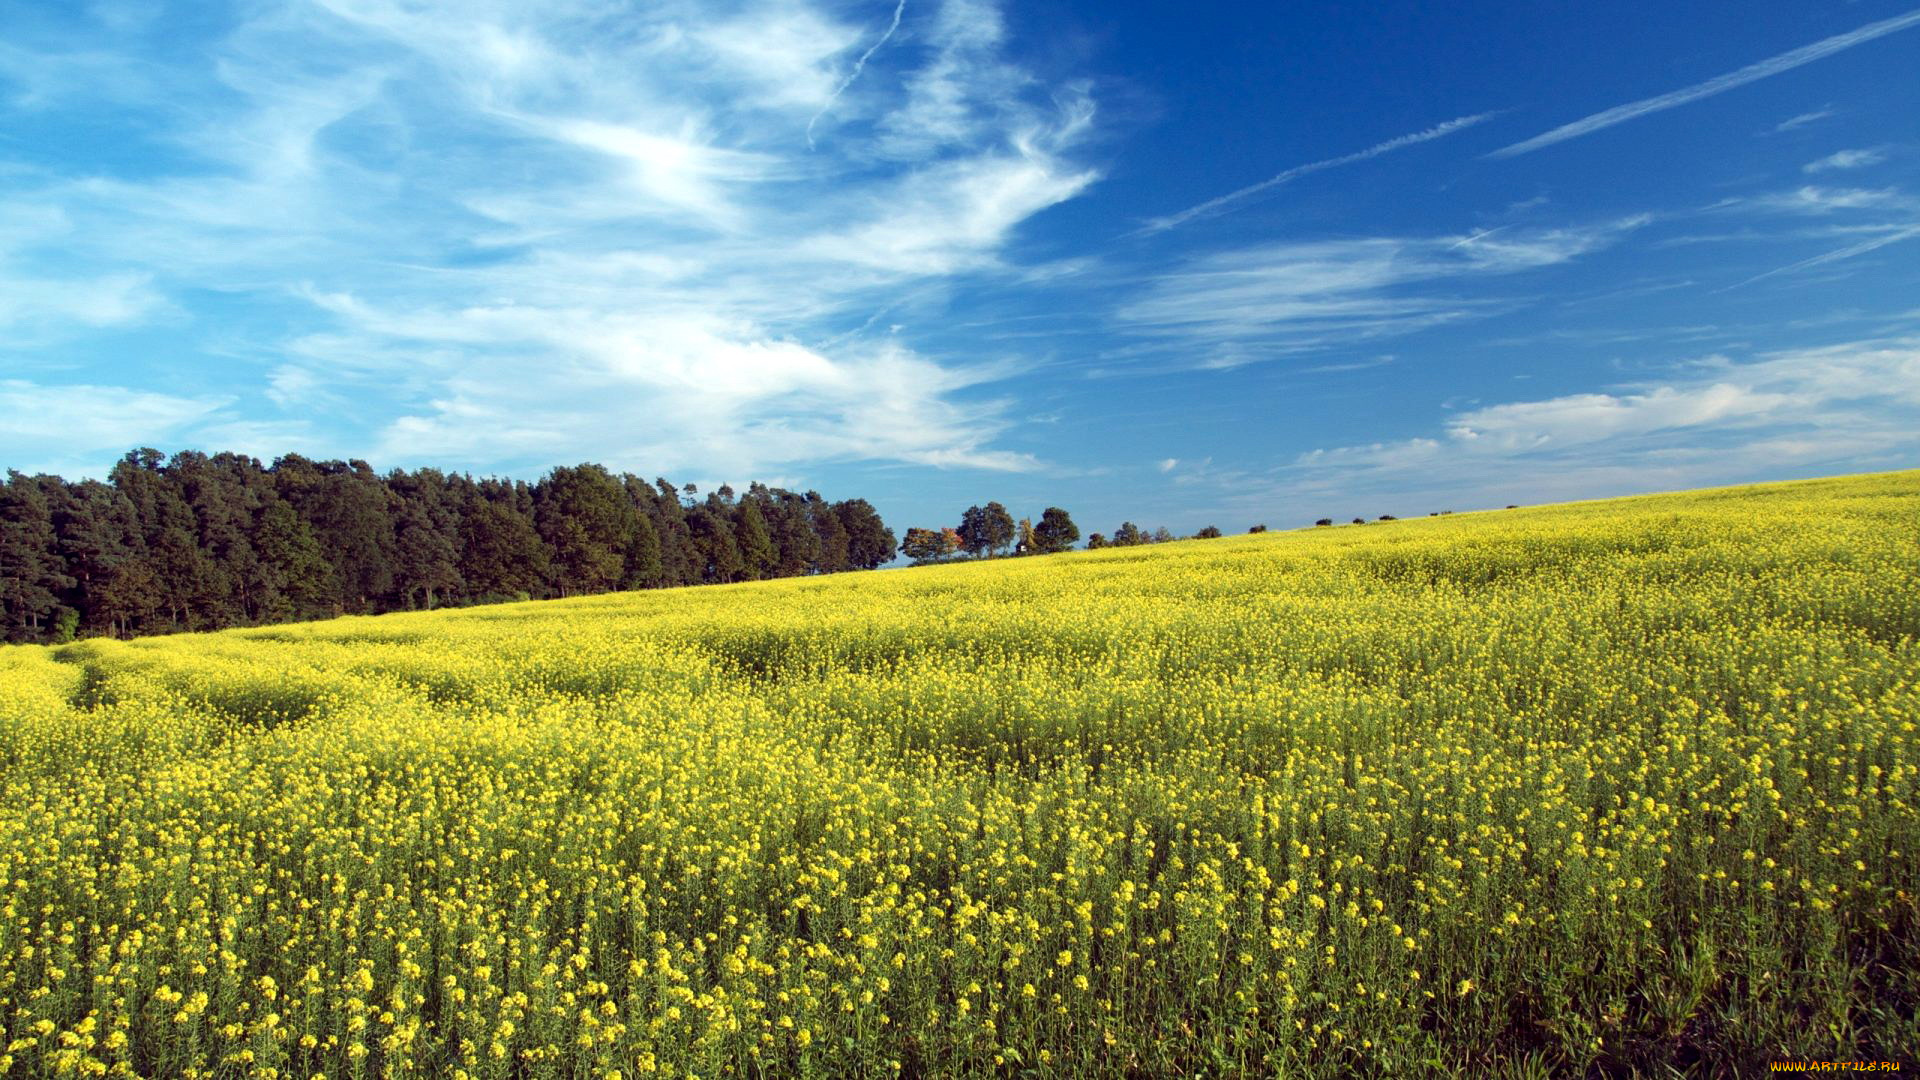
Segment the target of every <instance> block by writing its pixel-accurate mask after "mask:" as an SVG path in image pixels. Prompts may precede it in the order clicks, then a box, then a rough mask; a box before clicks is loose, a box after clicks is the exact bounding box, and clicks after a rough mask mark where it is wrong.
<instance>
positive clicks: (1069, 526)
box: [1033, 506, 1080, 555]
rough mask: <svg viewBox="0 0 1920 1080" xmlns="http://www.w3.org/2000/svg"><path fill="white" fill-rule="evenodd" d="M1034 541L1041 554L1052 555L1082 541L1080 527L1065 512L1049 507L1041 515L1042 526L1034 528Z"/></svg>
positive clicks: (1055, 507)
mask: <svg viewBox="0 0 1920 1080" xmlns="http://www.w3.org/2000/svg"><path fill="white" fill-rule="evenodd" d="M1033 539H1034V544H1035V546H1036V547H1037V548H1038V549H1039V552H1040V554H1042V555H1051V554H1053V553H1055V552H1060V551H1065V550H1067V549H1068V548H1071V547H1072V546H1073V545H1074V543H1075V542H1076V541H1078V540H1079V539H1080V527H1079V526H1077V525H1075V524H1074V523H1073V518H1071V517H1069V516H1068V515H1067V512H1066V511H1065V510H1062V509H1060V508H1059V507H1057V506H1049V507H1047V509H1046V510H1045V511H1044V512H1043V513H1042V514H1041V515H1040V524H1038V525H1035V526H1034V527H1033Z"/></svg>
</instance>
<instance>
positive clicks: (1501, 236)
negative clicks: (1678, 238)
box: [1117, 216, 1649, 367]
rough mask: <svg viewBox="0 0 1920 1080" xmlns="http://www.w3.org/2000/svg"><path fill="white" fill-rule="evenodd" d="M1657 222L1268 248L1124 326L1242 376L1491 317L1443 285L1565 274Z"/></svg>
mask: <svg viewBox="0 0 1920 1080" xmlns="http://www.w3.org/2000/svg"><path fill="white" fill-rule="evenodd" d="M1648 220H1649V219H1648V218H1646V217H1644V216H1637V217H1631V218H1623V219H1620V220H1618V221H1613V222H1607V223H1603V224H1600V225H1593V226H1585V227H1579V228H1561V229H1519V228H1507V229H1493V230H1486V231H1483V232H1480V233H1476V234H1472V235H1468V236H1464V237H1452V236H1442V237H1421V238H1374V239H1367V240H1327V241H1312V242H1300V243H1278V244H1266V245H1261V246H1257V247H1250V248H1244V249H1241V250H1238V251H1231V252H1225V253H1221V254H1216V255H1209V256H1204V257H1202V258H1199V259H1195V260H1192V261H1190V262H1189V263H1187V264H1186V265H1185V266H1183V267H1181V268H1180V269H1178V270H1175V271H1172V272H1170V273H1167V274H1163V275H1161V276H1159V277H1158V278H1156V279H1155V280H1154V281H1153V282H1152V284H1151V285H1150V286H1149V287H1148V288H1147V289H1146V291H1145V292H1144V293H1143V294H1142V295H1140V296H1138V297H1136V298H1134V299H1133V300H1131V301H1128V302H1127V303H1125V304H1123V305H1122V306H1121V307H1120V309H1119V311H1118V313H1117V316H1118V319H1119V321H1120V322H1121V323H1122V324H1123V325H1125V326H1127V327H1129V328H1132V329H1134V330H1136V331H1138V332H1142V333H1146V334H1153V335H1177V336H1180V337H1183V338H1188V339H1194V338H1198V339H1202V340H1204V341H1206V342H1209V343H1212V344H1214V345H1216V346H1220V348H1216V349H1214V350H1213V351H1211V352H1209V353H1207V354H1206V355H1204V356H1202V357H1201V358H1200V361H1199V362H1200V363H1201V364H1202V365H1203V366H1214V367H1228V366H1236V365H1238V364H1241V363H1249V362H1253V361H1254V360H1258V359H1262V358H1266V357H1270V356H1274V355H1285V354H1287V353H1292V352H1299V351H1302V350H1307V349H1317V348H1324V347H1327V346H1330V345H1341V344H1353V343H1357V342H1364V341H1368V340H1372V339H1375V338H1380V337H1386V336H1391V335H1396V334H1404V333H1409V332H1412V331H1415V330H1419V329H1422V328H1425V327H1430V326H1435V325H1439V324H1441V323H1446V322H1452V321H1455V320H1459V319H1464V318H1469V317H1473V316H1475V315H1478V314H1483V313H1486V312H1488V311H1491V310H1494V309H1496V308H1497V307H1498V306H1499V305H1498V304H1497V303H1496V302H1494V301H1490V300H1485V299H1471V298H1466V297H1462V296H1460V295H1458V294H1457V293H1456V292H1453V291H1440V290H1438V289H1436V288H1433V287H1432V286H1435V285H1437V284H1439V283H1444V282H1458V281H1462V280H1467V279H1478V278H1484V277H1491V276H1497V275H1506V274H1514V273H1518V272H1521V271H1525V270H1533V269H1539V268H1543V267H1548V266H1553V265H1555V264H1558V263H1564V262H1567V261H1570V260H1572V259H1575V258H1578V257H1580V256H1582V255H1585V254H1587V253H1589V252H1593V251H1597V250H1599V249H1601V248H1604V247H1607V246H1609V245H1611V244H1614V243H1616V242H1618V240H1619V239H1620V238H1621V237H1623V236H1625V235H1626V234H1628V233H1630V232H1632V231H1633V230H1635V229H1638V228H1640V227H1641V226H1643V225H1645V224H1646V222H1647V221H1648Z"/></svg>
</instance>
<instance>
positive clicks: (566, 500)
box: [534, 465, 635, 596]
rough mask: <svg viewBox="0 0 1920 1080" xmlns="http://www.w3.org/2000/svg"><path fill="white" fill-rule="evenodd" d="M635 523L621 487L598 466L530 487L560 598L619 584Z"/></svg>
mask: <svg viewBox="0 0 1920 1080" xmlns="http://www.w3.org/2000/svg"><path fill="white" fill-rule="evenodd" d="M634 518H635V513H634V509H633V502H632V500H630V499H629V498H628V497H627V490H626V488H625V487H623V486H622V485H621V483H620V481H618V480H616V479H614V478H613V476H612V475H611V474H609V473H608V472H607V470H606V469H605V468H603V467H602V466H599V465H576V466H573V467H571V468H558V469H554V470H553V471H552V472H550V473H548V474H547V476H546V478H545V479H543V480H541V481H540V483H539V484H537V485H535V487H534V523H535V526H536V527H537V528H538V529H539V531H540V538H541V539H542V540H544V541H546V543H547V546H548V548H550V549H551V550H552V552H553V567H552V572H553V580H554V584H555V586H556V588H557V591H558V592H559V594H560V595H561V596H569V595H572V594H574V593H597V592H605V591H607V590H608V589H611V588H613V587H614V586H615V585H617V584H619V582H620V581H621V580H622V579H623V578H624V576H625V574H626V553H627V549H628V547H629V546H631V544H632V543H633V530H634Z"/></svg>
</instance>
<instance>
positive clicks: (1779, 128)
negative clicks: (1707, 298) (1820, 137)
mask: <svg viewBox="0 0 1920 1080" xmlns="http://www.w3.org/2000/svg"><path fill="white" fill-rule="evenodd" d="M1833 114H1834V110H1833V108H1832V106H1828V107H1827V108H1824V109H1815V110H1814V111H1812V112H1804V113H1800V114H1798V115H1796V116H1789V117H1787V118H1786V119H1785V120H1782V121H1780V122H1779V123H1778V124H1775V125H1774V126H1773V133H1774V134H1775V135H1778V134H1781V133H1782V132H1787V131H1792V130H1794V129H1795V128H1803V127H1806V126H1807V125H1808V124H1814V123H1818V122H1820V121H1822V120H1825V119H1826V118H1827V117H1829V116H1832V115H1833Z"/></svg>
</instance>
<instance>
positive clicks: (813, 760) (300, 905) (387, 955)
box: [0, 472, 1920, 1078]
mask: <svg viewBox="0 0 1920 1080" xmlns="http://www.w3.org/2000/svg"><path fill="white" fill-rule="evenodd" d="M1916 723H1920V473H1911V472H1910V473H1897V474H1886V475H1877V476H1868V477H1854V478H1843V479H1836V480H1821V481H1808V482H1798V483H1791V484H1781V485H1769V486H1765V487H1754V488H1742V489H1728V490H1720V491H1711V492H1698V493H1691V494H1685V495H1674V496H1651V497H1644V498H1636V499H1625V500H1615V501H1609V502H1600V503H1584V504H1573V505H1568V506H1562V507H1546V508H1540V509H1520V510H1510V511H1491V512H1486V513H1477V514H1458V515H1452V516H1447V517H1442V518H1425V519H1418V520H1411V521H1401V522H1393V523H1382V524H1376V525H1368V526H1364V527H1339V528H1330V529H1329V528H1323V529H1317V530H1306V531H1300V532H1292V533H1269V534H1263V535H1258V536H1243V537H1230V538H1226V539H1221V540H1211V541H1192V542H1184V543H1178V544H1172V545H1164V546H1154V547H1146V548H1126V549H1118V550H1109V551H1101V552H1086V553H1074V554H1068V555H1063V556H1054V557H1048V558H1030V559H1018V560H1000V561H992V562H986V563H976V564H964V565H953V566H942V567H933V568H927V569H918V570H900V571H883V572H878V573H867V574H852V575H840V576H834V577H824V578H811V579H790V580H784V581H776V582H765V583H757V584H750V585H738V586H718V587H707V588H698V589H681V590H669V591H660V592H651V593H635V594H619V595H610V596H600V597H592V598H585V599H578V600H567V601H553V602H546V603H536V604H518V605H507V606H501V607H488V608H474V609H466V610H462V611H452V612H437V613H430V614H417V615H387V616H380V617H372V618H347V619H339V620H335V621H331V622H326V623H316V624H306V625H298V626H275V627H265V628H259V629H251V630H234V631H227V632H223V633H218V634H203V635H184V636H179V637H169V638H155V639H145V640H138V641H132V642H115V641H106V640H94V641H84V642H81V643H78V644H74V645H68V646H61V647H56V648H41V647H25V646H22V647H12V648H7V649H4V650H0V1075H8V1076H14V1075H18V1076H40V1075H78V1076H88V1075H96V1076H99V1075H105V1076H114V1075H122V1076H124V1075H140V1076H154V1077H193V1076H201V1077H211V1076H234V1077H239V1076H248V1077H299V1078H306V1077H311V1076H316V1075H325V1076H327V1077H372V1076H422V1077H427V1076H431V1077H439V1076H456V1077H457V1076H467V1077H473V1078H481V1077H508V1076H514V1077H523V1076H524V1077H576V1076H594V1077H609V1076H620V1077H628V1078H630V1077H635V1076H644V1075H656V1074H665V1075H672V1076H699V1077H719V1076H794V1075H815V1076H890V1075H894V1074H906V1075H916V1076H927V1075H962V1074H966V1075H1036V1076H1057V1075H1075V1076H1110V1075H1135V1076H1161V1075H1176V1074H1178V1075H1191V1074H1203V1075H1326V1076H1336V1075H1340V1076H1344V1075H1351V1074H1354V1073H1358V1074H1360V1075H1376V1074H1377V1075H1423V1074H1424V1075H1455V1074H1457V1075H1485V1074H1487V1073H1488V1072H1491V1071H1495V1070H1504V1071H1511V1072H1515V1073H1519V1072H1522V1071H1526V1070H1531V1071H1532V1072H1534V1073H1536V1074H1543V1073H1571V1074H1579V1073H1581V1072H1583V1071H1585V1070H1587V1069H1589V1068H1591V1067H1599V1068H1601V1069H1605V1070H1611V1071H1614V1072H1616V1073H1620V1074H1623V1075H1624V1074H1625V1072H1626V1070H1628V1069H1629V1068H1637V1069H1640V1070H1642V1071H1652V1070H1654V1069H1655V1068H1657V1067H1660V1066H1672V1067H1675V1068H1680V1069H1686V1068H1701V1069H1709V1070H1710V1069H1713V1068H1716V1067H1717V1068H1718V1070H1719V1071H1720V1072H1722V1073H1723V1074H1725V1073H1732V1072H1741V1071H1746V1070H1748V1069H1753V1068H1764V1063H1765V1062H1766V1061H1767V1060H1770V1059H1787V1058H1827V1059H1887V1060H1892V1059H1897V1058H1904V1059H1905V1061H1906V1062H1908V1067H1909V1068H1913V1067H1916V1066H1920V1061H1915V1055H1916V1049H1917V1048H1920V1021H1916V1001H1917V1000H1920V974H1916V972H1920V911H1916V899H1915V898H1916V895H1920V858H1916V855H1920V732H1916V727H1915V725H1916Z"/></svg>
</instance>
